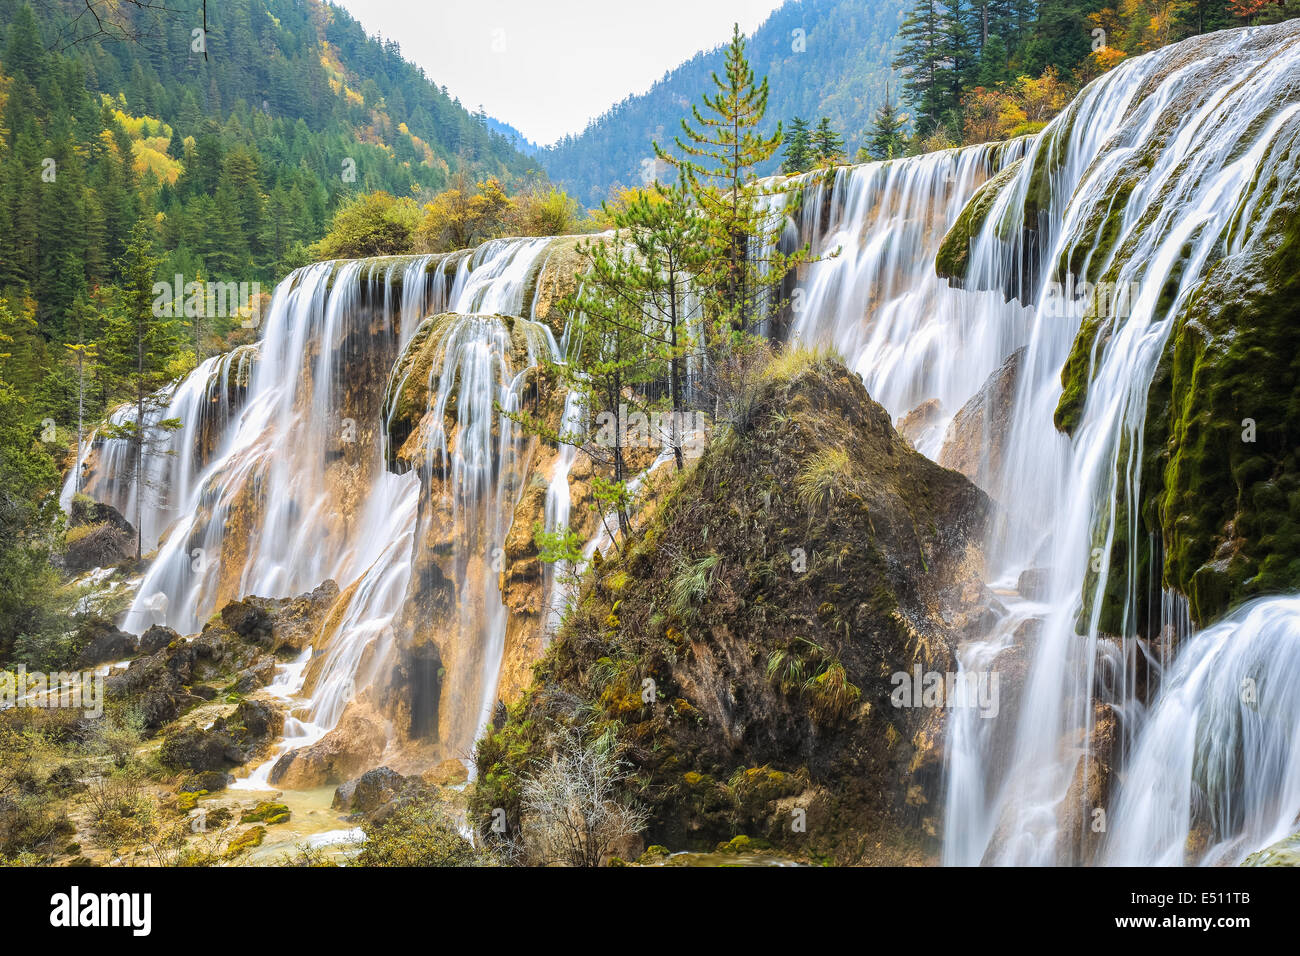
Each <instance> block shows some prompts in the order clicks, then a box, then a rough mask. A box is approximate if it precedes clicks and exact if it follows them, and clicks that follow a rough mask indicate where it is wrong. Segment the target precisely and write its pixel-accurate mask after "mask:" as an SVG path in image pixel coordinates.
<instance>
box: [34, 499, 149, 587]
mask: <svg viewBox="0 0 1300 956" xmlns="http://www.w3.org/2000/svg"><path fill="white" fill-rule="evenodd" d="M64 541H65V544H66V546H67V547H66V550H65V551H64V553H63V554H61V555H57V556H56V557H55V559H54V560H55V564H56V565H57V566H58V567H60V568H62V569H63V570H64V571H67V572H68V573H70V574H79V573H81V572H82V571H89V570H91V569H92V568H108V567H113V566H115V565H118V564H122V563H123V562H125V561H129V560H131V559H132V558H134V557H135V548H136V534H135V528H134V527H132V526H131V523H130V522H129V521H127V520H126V519H125V518H124V517H122V514H121V512H119V511H118V510H117V509H116V508H114V507H113V506H112V505H107V504H103V503H101V502H98V501H94V500H92V499H91V498H89V497H87V496H86V495H77V496H75V497H74V498H73V499H72V505H71V507H70V508H69V513H68V533H67V535H66V536H65V539H64Z"/></svg>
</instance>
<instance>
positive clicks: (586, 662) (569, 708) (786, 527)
mask: <svg viewBox="0 0 1300 956" xmlns="http://www.w3.org/2000/svg"><path fill="white" fill-rule="evenodd" d="M743 422H744V424H743V425H741V426H740V427H739V428H738V429H737V430H736V431H735V432H734V433H732V434H730V435H728V436H726V437H724V438H722V439H721V440H720V441H718V442H717V443H716V444H715V445H714V447H713V448H712V449H710V450H709V451H708V452H707V453H706V455H705V456H704V458H702V459H701V460H700V461H699V462H698V463H697V464H696V465H695V466H694V467H693V468H692V469H691V470H689V471H688V472H686V473H685V475H684V477H683V478H682V480H681V481H680V483H679V484H678V486H677V487H676V488H675V489H673V490H672V491H670V492H669V493H668V494H667V497H666V498H665V499H664V500H663V501H662V502H661V503H660V505H659V506H658V509H657V511H656V514H655V517H654V518H653V519H652V520H651V521H650V523H649V527H648V528H647V529H646V530H645V532H644V534H643V535H642V536H641V537H640V538H639V540H637V541H636V542H635V543H634V544H633V546H632V547H631V548H629V549H628V550H627V551H626V552H625V553H624V554H622V555H618V556H613V557H610V558H608V559H606V560H603V561H595V562H593V565H592V568H591V570H590V572H589V573H588V574H587V575H586V576H585V577H584V581H583V585H582V591H581V597H580V602H579V605H578V607H577V609H576V610H575V612H574V613H573V614H572V615H571V617H570V619H569V621H568V622H567V623H566V625H565V627H564V629H562V631H561V632H560V634H559V635H558V637H557V638H556V640H555V642H554V643H553V645H552V647H551V649H550V650H549V652H548V653H547V655H546V657H545V658H544V659H543V661H542V662H541V663H540V664H539V665H538V667H537V670H536V672H535V678H534V683H533V685H532V687H531V688H530V689H529V690H528V692H527V693H526V695H525V696H524V698H523V699H522V701H521V702H520V703H519V704H518V705H516V706H515V707H512V708H511V709H510V711H509V716H508V719H507V721H506V723H505V725H504V726H503V727H502V728H501V729H500V730H498V731H496V732H495V733H491V734H489V735H487V736H486V737H485V738H484V739H483V740H482V741H481V742H480V744H479V748H478V752H477V762H478V773H479V783H478V785H477V786H476V788H475V791H474V796H473V798H472V805H471V816H472V818H473V820H474V821H475V823H476V825H480V826H482V827H483V829H484V833H485V835H486V836H490V830H489V829H488V828H487V826H486V823H487V821H488V819H489V815H490V811H491V809H492V808H495V807H502V808H505V809H506V816H507V819H508V820H510V819H518V813H519V812H520V805H519V786H520V781H521V780H522V778H523V777H524V776H525V775H527V774H528V773H530V772H531V770H530V767H531V766H535V765H533V764H531V761H533V760H535V759H539V758H541V757H543V756H544V754H545V752H546V749H547V746H548V743H547V737H548V728H553V727H555V726H556V725H562V724H572V723H574V722H575V721H577V720H578V717H577V715H578V714H582V713H590V714H593V715H595V716H594V717H593V718H592V720H591V723H590V724H589V725H588V726H586V728H585V730H584V732H585V733H589V734H593V735H601V734H610V735H613V736H615V737H616V738H617V740H618V741H619V742H620V744H621V747H622V753H623V756H624V758H625V759H626V760H627V761H628V763H629V765H630V766H631V767H632V768H633V770H634V771H635V775H636V786H637V790H638V793H639V794H640V796H641V798H642V799H645V800H646V802H647V803H648V804H649V806H650V809H651V811H652V822H651V826H650V828H649V831H648V832H647V834H646V836H647V839H648V840H649V841H650V842H654V843H664V844H668V845H671V846H674V847H675V848H688V847H700V848H711V847H713V846H714V845H715V844H716V843H717V842H718V841H719V840H725V839H730V838H731V837H733V836H735V835H736V834H737V833H747V834H749V835H751V836H761V837H764V838H766V839H769V840H771V841H772V842H773V843H776V844H779V845H783V846H787V847H791V848H798V849H800V850H802V851H805V852H808V853H812V854H821V855H827V856H830V857H833V858H835V859H837V860H842V861H875V862H887V861H892V862H902V861H909V862H918V861H923V860H926V859H929V858H930V856H931V854H932V853H933V852H934V850H935V847H936V843H935V840H936V837H937V834H938V812H937V809H936V801H937V800H938V798H939V794H938V782H939V777H940V772H941V766H942V754H941V751H940V749H939V745H938V740H939V732H940V730H941V729H942V726H943V723H944V719H945V718H944V711H943V709H942V708H941V707H939V708H936V707H895V706H894V705H893V703H892V701H891V695H892V694H893V692H894V690H895V687H896V686H897V681H896V675H900V674H902V675H905V676H908V675H912V674H913V673H914V671H915V670H916V669H918V668H919V669H920V670H922V671H926V672H939V673H945V672H949V671H952V670H954V669H955V663H954V657H953V654H954V649H955V647H956V644H957V642H958V641H959V640H961V639H962V638H963V636H964V634H965V633H966V629H967V628H973V627H974V626H975V625H976V622H977V621H978V620H979V618H980V616H981V614H982V612H983V611H984V610H985V608H984V604H985V602H986V601H987V600H988V599H989V597H990V596H989V595H988V594H987V593H986V592H984V591H983V588H982V585H981V584H980V583H979V582H980V577H981V574H982V570H983V569H982V558H981V555H980V553H979V551H978V549H977V547H976V542H977V541H978V540H980V536H981V533H982V529H983V527H984V525H985V522H986V520H987V516H988V512H989V508H990V504H989V501H988V499H987V497H986V496H985V495H984V493H983V492H981V491H980V490H979V489H978V488H976V487H975V486H974V485H972V484H971V483H970V482H969V481H967V480H966V479H965V478H964V477H962V476H961V475H959V474H957V473H956V472H953V471H949V470H947V469H944V468H941V467H939V466H937V465H936V464H934V463H933V462H931V461H929V460H927V459H926V458H924V457H923V456H921V455H920V454H918V453H916V452H915V451H913V450H912V449H911V448H910V447H909V446H908V445H907V444H906V442H904V441H903V440H902V439H901V438H900V437H899V435H898V434H897V432H896V431H895V430H894V428H893V426H892V425H891V423H890V419H889V416H888V414H887V413H886V412H885V411H884V409H882V408H881V407H880V406H879V405H877V404H876V403H875V402H873V401H871V399H870V398H869V397H868V396H867V394H866V391H865V389H864V388H863V386H862V383H861V381H860V380H859V379H858V378H857V377H856V376H855V375H853V374H852V373H851V372H850V371H849V370H848V369H846V368H844V367H843V366H842V365H840V364H838V363H836V362H833V361H830V360H814V359H810V358H806V357H805V356H802V355H798V356H796V357H794V358H793V359H786V360H782V361H780V362H778V363H776V367H775V368H774V370H773V371H772V372H770V373H769V375H768V377H767V379H766V380H765V381H764V382H763V383H762V384H761V385H760V386H759V387H758V388H757V390H756V392H755V393H754V394H753V395H752V397H751V399H750V401H749V403H748V405H747V408H746V412H745V414H744V417H743ZM909 679H910V677H909ZM795 819H798V820H800V821H801V824H800V827H793V828H792V826H791V823H792V821H793V820H795ZM801 827H802V829H801Z"/></svg>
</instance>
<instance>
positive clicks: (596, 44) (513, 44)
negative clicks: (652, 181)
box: [334, 0, 781, 145]
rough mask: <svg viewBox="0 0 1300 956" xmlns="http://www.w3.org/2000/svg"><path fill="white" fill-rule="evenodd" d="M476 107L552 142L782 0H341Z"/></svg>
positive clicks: (750, 25) (746, 27)
mask: <svg viewBox="0 0 1300 956" xmlns="http://www.w3.org/2000/svg"><path fill="white" fill-rule="evenodd" d="M334 2H335V3H338V4H339V5H340V6H342V7H343V8H345V9H346V10H347V11H348V12H349V13H351V14H352V15H353V16H354V17H356V18H357V20H359V21H360V22H361V25H362V26H363V27H365V29H366V32H367V33H370V34H371V35H374V34H375V33H380V34H382V35H383V37H384V38H385V39H392V40H396V41H397V42H398V44H400V46H401V48H402V54H403V55H404V56H405V57H406V58H407V59H408V60H410V61H412V62H413V63H416V64H418V65H419V66H422V67H424V71H425V73H426V74H428V76H429V78H430V79H431V80H433V82H435V83H437V84H438V85H439V86H446V87H447V90H448V92H450V93H451V95H452V96H456V97H459V98H460V101H461V103H462V105H464V106H465V107H466V108H467V109H470V110H476V109H478V107H479V106H480V105H481V106H483V108H484V109H485V110H487V113H488V115H489V116H493V117H495V118H496V119H499V120H501V121H503V122H506V123H509V124H511V125H512V126H514V127H515V128H516V129H518V130H519V131H520V132H522V133H523V134H524V135H525V136H526V137H528V138H529V139H531V140H533V141H534V142H536V143H539V144H541V145H549V144H550V143H552V142H554V141H555V140H557V139H559V138H560V137H562V136H564V135H565V134H566V133H579V132H581V131H582V130H583V128H585V127H586V125H587V121H588V120H589V119H591V118H592V117H594V116H598V115H600V114H601V113H603V112H604V111H605V110H606V109H608V108H609V107H610V106H613V105H614V104H615V103H617V102H618V101H619V100H621V99H623V98H624V97H625V96H627V95H628V94H629V93H640V92H643V91H645V90H647V89H649V88H650V86H651V84H653V83H654V82H655V81H656V80H658V79H659V78H660V77H662V76H663V75H664V73H666V72H667V71H669V70H671V69H672V68H673V67H675V66H677V65H678V64H679V63H681V62H682V61H683V60H687V59H689V58H690V57H692V56H693V55H695V54H696V53H697V52H699V51H700V50H704V49H710V48H712V47H714V46H717V45H718V44H720V43H724V42H726V41H727V40H729V39H730V38H731V26H732V24H733V23H739V24H740V29H741V32H743V33H745V34H747V35H748V34H751V33H753V32H754V30H755V28H756V27H758V25H759V24H761V23H762V22H763V21H764V20H766V19H767V15H768V14H769V13H771V12H772V11H773V10H775V9H776V8H777V7H779V6H780V5H781V2H780V0H334Z"/></svg>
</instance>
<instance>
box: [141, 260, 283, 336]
mask: <svg viewBox="0 0 1300 956" xmlns="http://www.w3.org/2000/svg"><path fill="white" fill-rule="evenodd" d="M261 298H262V283H260V282H198V281H193V282H186V281H185V276H183V275H181V274H180V273H179V272H178V273H176V278H175V279H174V280H173V281H172V282H155V283H154V284H153V314H154V316H155V317H156V318H159V319H201V318H209V319H212V318H236V317H237V318H239V319H240V324H241V325H242V326H243V327H244V328H246V329H255V328H257V326H258V325H259V323H260V320H261Z"/></svg>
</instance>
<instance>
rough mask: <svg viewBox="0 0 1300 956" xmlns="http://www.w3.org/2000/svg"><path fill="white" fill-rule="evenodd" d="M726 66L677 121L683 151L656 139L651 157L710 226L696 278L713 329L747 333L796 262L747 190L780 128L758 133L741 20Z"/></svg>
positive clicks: (756, 98) (759, 107)
mask: <svg viewBox="0 0 1300 956" xmlns="http://www.w3.org/2000/svg"><path fill="white" fill-rule="evenodd" d="M724 72H725V77H719V76H718V75H717V74H716V73H714V74H713V76H712V82H713V87H714V90H713V92H712V93H705V94H704V95H703V97H702V99H703V108H701V107H700V105H698V104H696V105H692V107H691V115H692V117H693V119H694V124H692V123H691V122H690V121H688V120H682V132H683V134H684V135H683V136H678V137H677V138H676V139H675V142H676V144H677V148H678V150H679V151H680V153H681V156H680V157H678V156H671V155H669V154H668V153H666V152H665V151H664V150H663V149H662V148H661V147H660V146H659V144H658V143H656V144H655V153H656V155H658V156H659V158H660V159H663V160H665V161H666V162H668V163H669V164H670V165H672V166H673V167H675V168H676V169H677V171H678V174H679V175H680V177H681V180H682V183H683V186H684V195H686V196H688V197H689V199H690V202H691V203H692V204H693V205H694V206H695V207H696V208H697V209H699V212H700V215H701V216H703V218H704V221H705V222H706V223H707V224H708V230H707V232H706V234H705V236H704V242H705V246H706V249H705V251H704V252H703V253H702V254H701V255H700V257H699V259H700V261H701V262H702V263H703V265H702V267H701V270H700V274H699V275H698V276H697V278H696V282H697V287H698V288H699V289H700V290H701V291H702V292H703V294H704V297H705V308H706V313H707V314H706V321H707V323H708V326H709V330H710V334H713V335H720V336H725V335H728V334H729V333H730V332H739V333H741V334H742V335H745V334H749V333H751V332H752V331H753V330H754V329H755V328H756V327H757V326H758V324H759V323H760V322H762V321H763V320H764V319H766V318H768V317H769V316H770V313H771V312H772V311H773V305H774V303H773V301H772V299H773V292H774V291H775V290H776V289H778V288H779V286H780V284H781V283H782V282H783V281H784V278H785V275H786V273H787V272H788V271H789V270H790V269H791V268H792V267H793V266H794V265H795V264H796V262H797V261H798V259H797V257H795V256H787V255H783V254H781V253H780V252H778V251H777V238H778V236H779V232H780V230H781V229H782V228H783V225H784V224H783V223H782V224H775V223H772V222H770V221H769V220H770V217H768V216H767V215H766V212H765V211H764V208H763V206H762V205H761V204H760V202H759V200H760V199H762V198H764V197H763V196H762V195H760V192H759V190H756V189H753V188H750V186H751V184H752V182H753V180H754V178H755V167H757V166H758V165H759V164H761V163H764V162H766V161H767V160H768V159H769V158H770V157H771V156H772V155H773V154H775V152H776V151H777V149H778V148H779V147H780V145H781V141H782V132H781V128H780V126H779V125H778V126H777V129H776V132H775V133H773V134H772V135H770V136H768V135H765V134H763V133H762V132H760V128H761V125H762V122H763V117H764V115H765V113H766V112H767V98H768V84H767V79H766V78H764V79H763V80H762V82H760V83H755V81H754V72H753V70H752V69H751V68H750V66H749V61H748V60H747V59H746V57H745V38H744V37H743V36H742V35H741V33H740V27H739V26H738V25H737V26H736V27H735V29H734V30H733V32H732V39H731V44H730V46H729V47H728V48H727V57H726V68H725V71H724ZM777 188H778V189H779V188H780V187H777ZM751 253H752V254H751ZM736 344H738V343H736V342H735V341H733V342H732V345H736Z"/></svg>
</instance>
